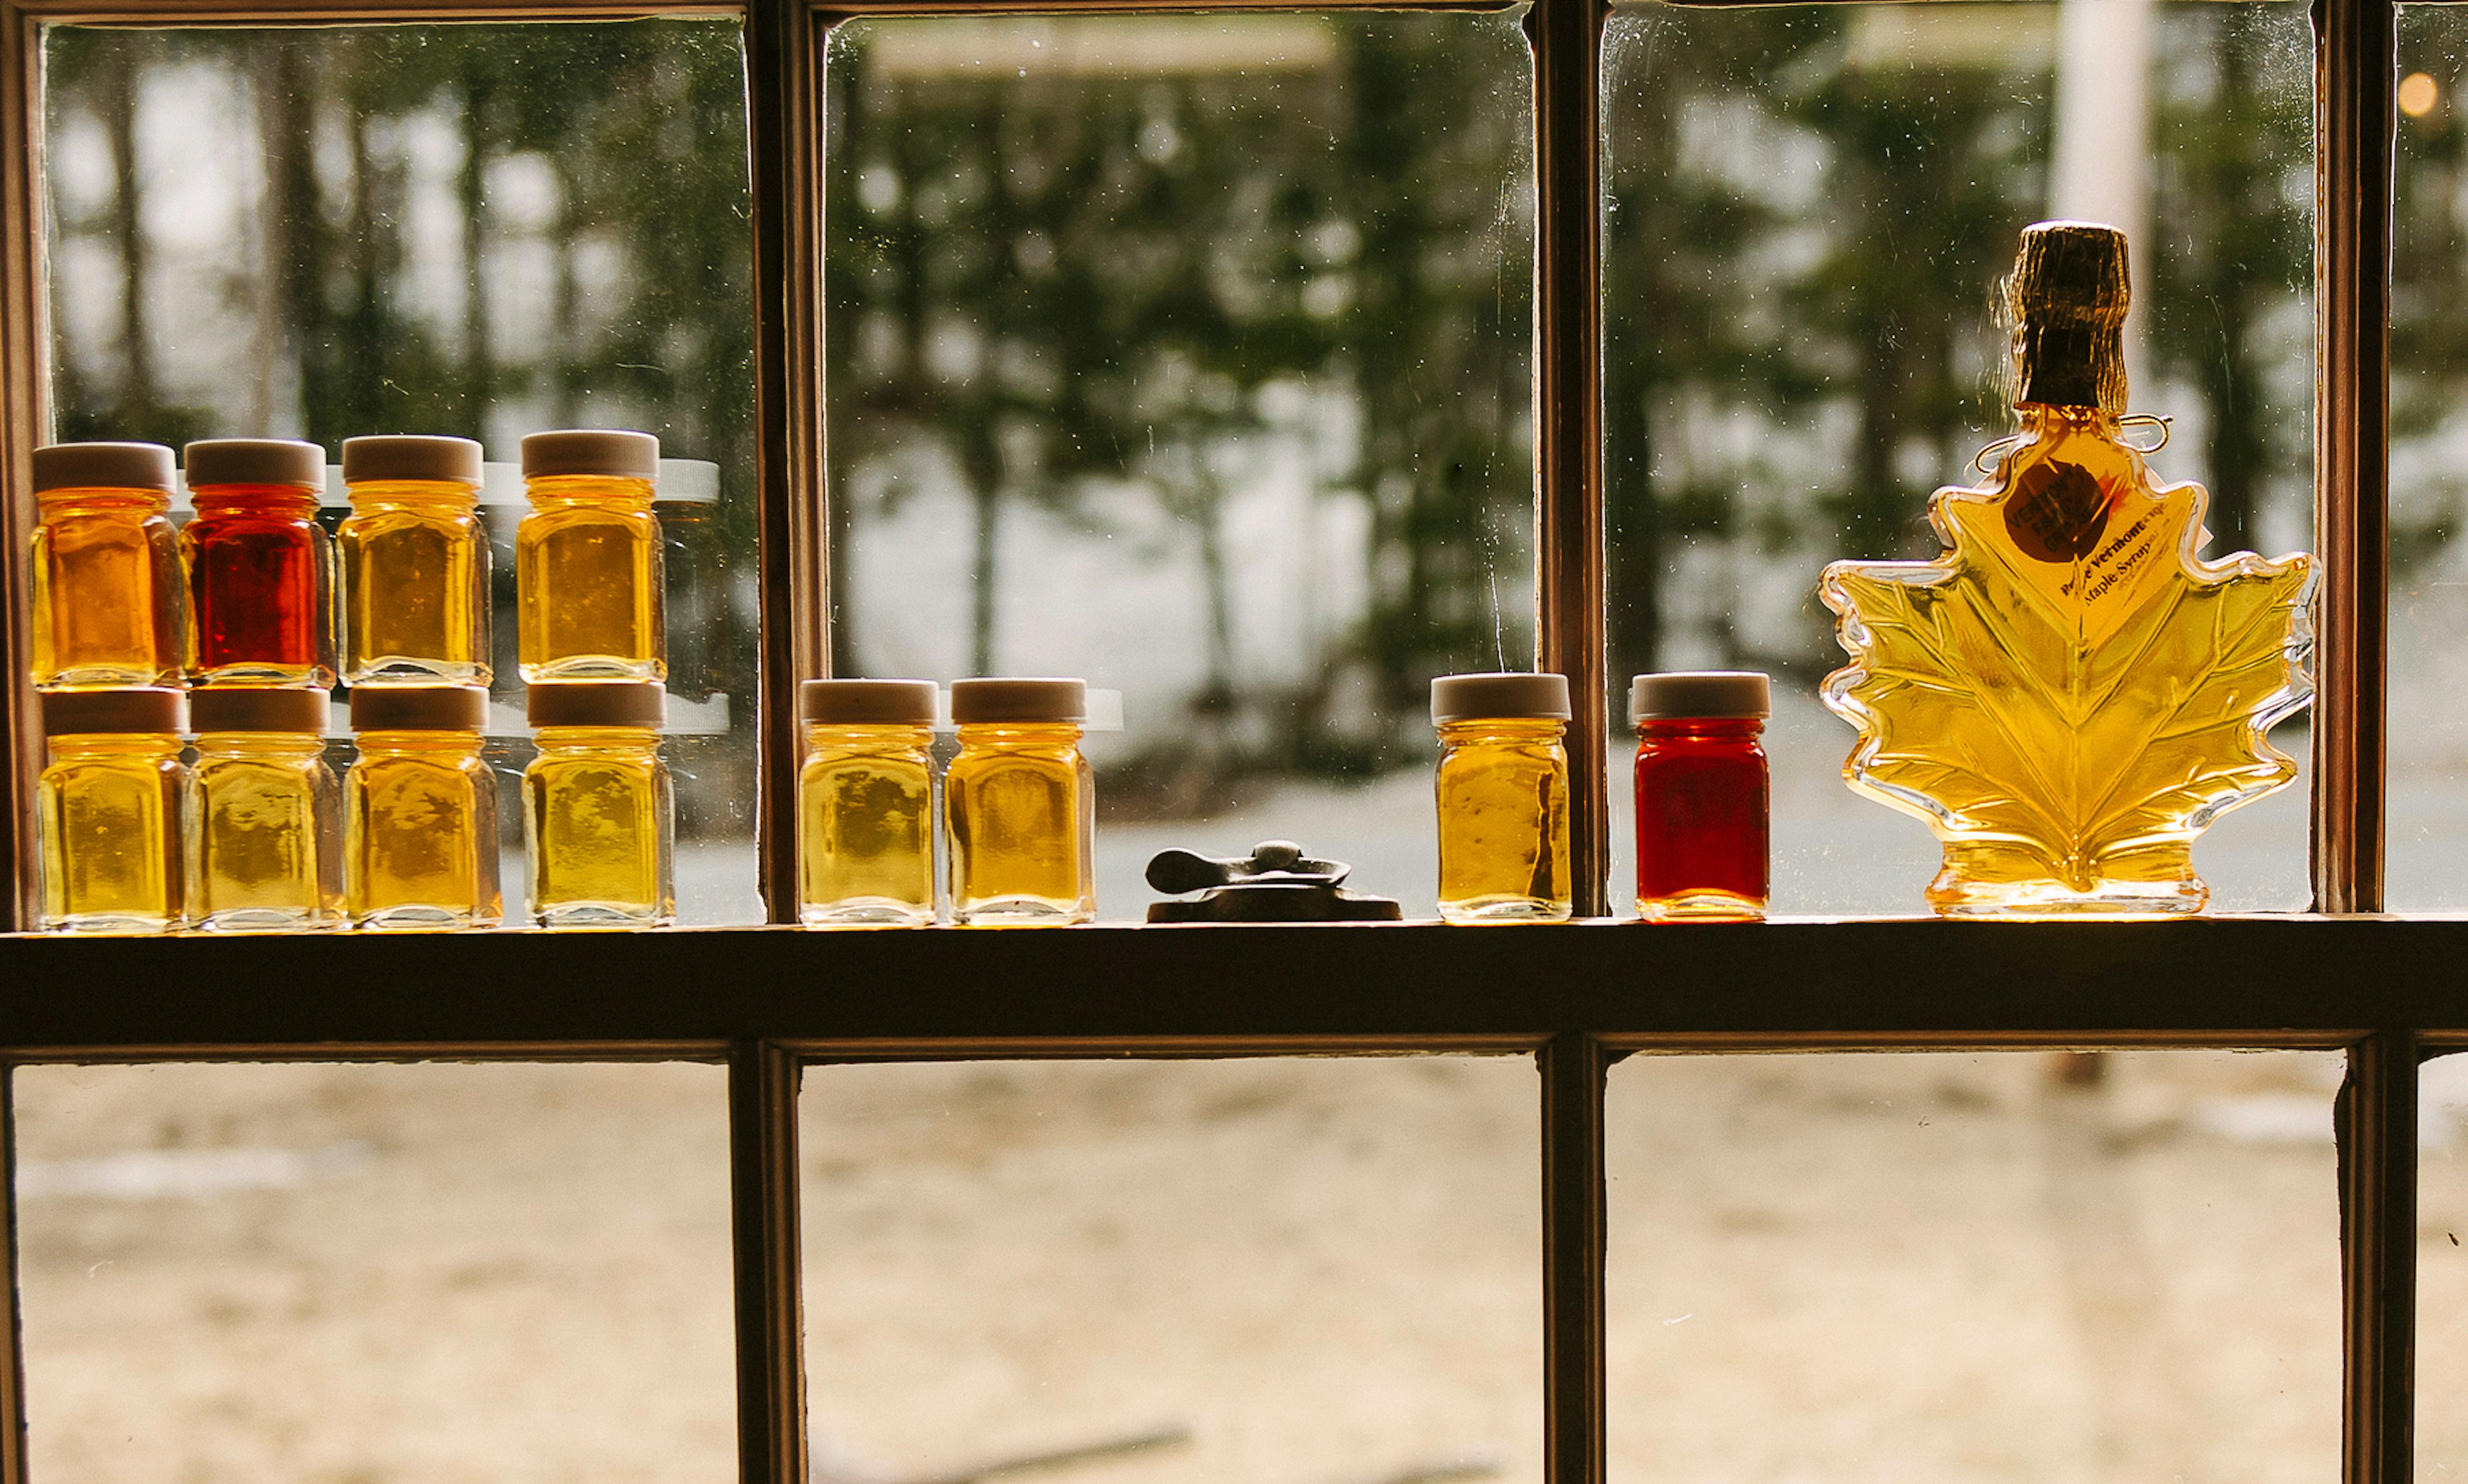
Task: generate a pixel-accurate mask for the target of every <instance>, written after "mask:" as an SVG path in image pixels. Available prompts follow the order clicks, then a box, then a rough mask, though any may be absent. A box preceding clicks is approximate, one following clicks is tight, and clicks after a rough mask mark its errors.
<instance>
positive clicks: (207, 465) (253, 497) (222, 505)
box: [180, 438, 334, 690]
mask: <svg viewBox="0 0 2468 1484" xmlns="http://www.w3.org/2000/svg"><path fill="white" fill-rule="evenodd" d="M185 457H186V460H187V464H188V481H189V503H190V505H191V506H192V507H193V508H194V510H195V511H196V514H195V515H194V516H193V517H191V519H190V521H189V523H188V524H187V525H185V526H183V527H181V528H180V564H181V566H182V567H183V568H185V569H186V570H187V573H188V588H189V651H188V673H189V678H190V680H191V682H192V683H194V684H197V685H289V686H305V687H309V688H311V689H315V690H325V689H327V688H329V687H331V686H332V685H333V683H334V624H333V609H332V604H333V582H332V567H333V561H334V558H333V540H332V538H331V537H329V536H327V534H326V532H325V528H324V527H322V526H320V525H318V524H317V507H318V505H319V503H320V501H321V497H322V495H323V493H324V491H325V488H326V450H325V449H323V448H321V447H319V446H317V445H315V444H307V443H298V442H294V441H292V440H290V439H285V438H217V439H212V440H209V441H207V442H204V443H194V444H191V445H189V446H188V449H187V452H186V455H185Z"/></svg>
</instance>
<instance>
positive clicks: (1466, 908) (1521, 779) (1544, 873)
mask: <svg viewBox="0 0 2468 1484" xmlns="http://www.w3.org/2000/svg"><path fill="white" fill-rule="evenodd" d="M1431 721H1432V723H1433V724H1434V725H1436V726H1437V727H1438V728H1439V733H1440V766H1439V776H1438V780H1437V792H1438V805H1439V825H1440V917H1441V919H1442V920H1443V921H1445V922H1451V923H1464V924H1487V923H1559V922H1565V921H1566V920H1567V919H1568V916H1569V914H1570V913H1571V912H1572V911H1573V910H1574V909H1575V905H1576V903H1575V899H1574V897H1573V895H1572V892H1571V887H1570V885H1569V876H1568V744H1567V730H1568V680H1567V677H1566V676H1565V675H1554V674H1471V675H1442V676H1440V677H1439V678H1438V679H1436V680H1433V681H1432V682H1431Z"/></svg>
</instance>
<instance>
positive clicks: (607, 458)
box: [523, 428, 660, 482]
mask: <svg viewBox="0 0 2468 1484" xmlns="http://www.w3.org/2000/svg"><path fill="white" fill-rule="evenodd" d="M548 474H606V475H610V476H612V477H615V478H619V479H649V480H652V481H655V482H656V481H657V480H658V479H659V477H660V441H659V440H658V439H657V438H654V437H652V436H651V434H649V433H630V432H622V431H619V430H617V429H614V428H567V429H564V430H561V431H559V432H554V433H531V434H527V435H525V437H524V438H523V477H524V478H525V479H537V478H540V477H541V476H543V475H548Z"/></svg>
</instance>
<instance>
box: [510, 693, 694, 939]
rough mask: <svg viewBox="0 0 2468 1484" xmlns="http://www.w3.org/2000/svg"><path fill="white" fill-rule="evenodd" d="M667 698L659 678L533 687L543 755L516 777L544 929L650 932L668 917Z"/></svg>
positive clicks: (671, 898)
mask: <svg viewBox="0 0 2468 1484" xmlns="http://www.w3.org/2000/svg"><path fill="white" fill-rule="evenodd" d="M665 701H666V697H665V696H664V694H663V692H662V689H661V687H660V684H659V682H657V681H655V680H634V681H627V680H573V681H556V680H543V681H539V682H537V683H535V684H534V685H533V686H532V687H531V694H530V696H529V706H530V715H531V723H532V725H533V726H534V727H535V728H537V735H536V736H535V738H534V742H536V743H537V746H538V748H539V753H538V755H537V757H535V758H533V759H532V763H531V765H530V766H529V767H526V768H525V769H523V839H524V843H525V844H526V845H528V846H529V847H530V853H531V911H532V916H533V918H534V919H535V920H536V921H537V922H538V923H539V925H541V926H543V927H654V926H657V925H661V924H663V923H667V922H670V921H672V920H674V918H675V917H676V912H677V901H676V886H675V881H674V866H673V857H674V849H675V842H674V830H675V826H674V812H675V806H674V801H673V800H672V798H671V795H670V789H669V768H668V765H667V764H665V763H663V762H661V761H660V723H661V720H662V717H663V714H664V712H665V710H666V706H665Z"/></svg>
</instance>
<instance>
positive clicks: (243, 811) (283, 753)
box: [188, 686, 343, 932]
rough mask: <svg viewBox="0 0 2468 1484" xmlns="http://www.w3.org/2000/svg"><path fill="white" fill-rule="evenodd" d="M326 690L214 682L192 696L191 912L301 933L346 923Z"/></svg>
mask: <svg viewBox="0 0 2468 1484" xmlns="http://www.w3.org/2000/svg"><path fill="white" fill-rule="evenodd" d="M328 710H329V703H328V701H327V699H326V693H325V692H323V691H299V690H287V689H278V688H276V687H272V686H216V687H212V688H210V689H206V690H201V691H198V692H196V693H195V694H194V696H191V697H190V701H189V719H190V723H191V725H193V726H194V728H195V729H196V734H197V763H196V766H195V767H194V768H193V769H192V770H191V771H190V774H189V870H188V881H189V921H190V923H191V925H194V926H196V927H201V928H204V929H205V930H207V931H209V932H305V931H314V930H317V929H321V928H328V927H333V926H336V925H339V924H340V923H341V922H342V920H343V788H342V785H341V784H339V783H338V782H336V781H335V778H334V770H333V769H332V768H331V767H328V766H327V765H326V723H327V716H328Z"/></svg>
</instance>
